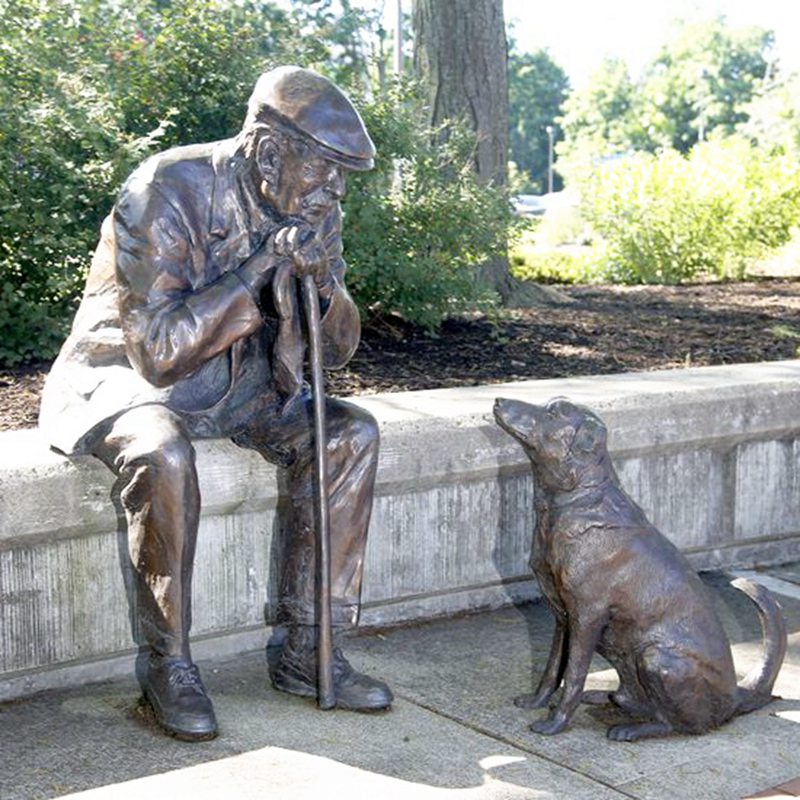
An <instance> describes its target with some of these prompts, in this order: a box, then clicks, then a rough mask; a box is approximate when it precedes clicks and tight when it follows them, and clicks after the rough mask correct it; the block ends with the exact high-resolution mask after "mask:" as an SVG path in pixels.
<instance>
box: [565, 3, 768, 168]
mask: <svg viewBox="0 0 800 800" xmlns="http://www.w3.org/2000/svg"><path fill="white" fill-rule="evenodd" d="M772 40H773V35H772V33H771V32H770V31H767V30H764V29H761V28H731V27H730V26H728V25H727V23H726V22H725V21H724V19H717V20H714V21H712V22H708V23H705V24H696V25H688V24H683V25H682V26H680V27H679V28H678V30H677V34H676V35H675V36H674V38H673V39H671V40H670V41H669V42H668V43H667V44H666V45H665V46H664V47H663V48H662V49H661V51H660V53H659V54H658V56H657V57H656V58H655V59H654V60H653V61H652V62H651V63H650V64H649V65H648V66H647V67H646V68H645V70H644V74H643V76H642V78H641V79H639V80H638V81H634V80H632V78H631V77H630V74H629V73H628V70H627V68H626V67H625V65H624V64H623V63H622V62H620V61H616V60H608V61H606V62H604V63H603V64H602V65H601V66H600V68H598V69H597V70H596V71H595V73H594V74H593V75H592V76H591V77H590V80H589V82H588V84H587V85H586V87H584V88H583V89H581V90H580V91H576V92H574V93H573V94H572V95H571V96H570V98H569V100H568V101H567V103H566V105H565V110H564V118H563V120H562V126H563V128H564V132H565V142H564V143H563V144H562V146H561V147H560V148H559V161H561V160H562V158H563V159H564V162H565V163H562V164H560V165H559V166H560V168H561V169H562V171H566V172H568V173H576V172H580V171H583V170H585V169H586V168H587V166H588V164H589V163H590V161H591V160H592V159H597V158H602V157H609V156H612V155H614V154H619V153H627V152H630V151H640V150H644V151H647V152H651V153H654V152H657V151H658V150H661V149H663V148H672V149H675V150H677V151H679V152H681V153H687V152H688V151H689V150H690V149H691V148H692V147H693V146H694V145H695V144H696V143H697V142H698V141H703V140H704V139H707V138H709V137H710V136H711V134H712V133H713V132H715V131H716V135H720V134H724V135H729V134H731V133H733V132H734V131H735V129H736V127H737V126H738V125H741V124H742V123H744V122H745V121H746V120H747V119H748V114H749V112H748V106H749V104H750V103H751V102H752V101H753V100H754V98H756V97H757V96H758V95H759V94H760V93H761V91H762V90H763V88H764V86H765V81H766V80H767V79H768V78H769V75H768V69H769V65H770V47H771V45H772Z"/></svg>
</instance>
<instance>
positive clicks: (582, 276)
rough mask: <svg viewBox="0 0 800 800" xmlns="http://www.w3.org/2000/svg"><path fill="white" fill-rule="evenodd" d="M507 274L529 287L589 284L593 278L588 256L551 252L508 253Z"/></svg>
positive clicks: (559, 250)
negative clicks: (509, 270)
mask: <svg viewBox="0 0 800 800" xmlns="http://www.w3.org/2000/svg"><path fill="white" fill-rule="evenodd" d="M586 250H588V248H586ZM511 274H512V275H513V276H514V277H515V278H518V279H519V280H521V281H532V282H533V283H590V282H591V281H592V280H593V279H594V278H595V272H594V262H593V260H592V258H591V253H590V252H580V253H576V252H573V251H570V250H564V249H555V248H553V249H549V250H531V251H528V252H525V253H521V252H519V251H512V254H511Z"/></svg>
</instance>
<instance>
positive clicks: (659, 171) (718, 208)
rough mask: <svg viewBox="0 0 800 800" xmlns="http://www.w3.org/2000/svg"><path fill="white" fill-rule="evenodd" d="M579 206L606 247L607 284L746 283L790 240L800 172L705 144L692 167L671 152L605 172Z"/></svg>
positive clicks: (740, 149) (639, 157)
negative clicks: (759, 263) (755, 266)
mask: <svg viewBox="0 0 800 800" xmlns="http://www.w3.org/2000/svg"><path fill="white" fill-rule="evenodd" d="M582 197H583V213H584V216H585V217H586V219H587V220H588V221H589V223H590V224H591V226H592V228H593V229H594V231H595V232H596V233H597V234H599V235H600V236H601V237H602V239H603V241H602V243H601V244H602V246H601V247H600V248H599V250H598V253H599V254H600V258H601V261H602V264H601V269H602V271H603V272H604V273H605V276H606V277H607V278H608V279H610V280H615V281H620V282H626V283H668V284H671V283H679V282H681V281H686V280H691V279H695V278H699V277H702V278H709V277H714V278H741V277H743V275H744V274H745V272H746V270H747V268H748V266H749V265H750V264H752V263H753V262H754V261H755V260H757V259H759V258H761V257H763V256H764V255H765V254H766V253H768V252H770V251H771V250H772V249H775V248H777V247H779V246H780V245H782V244H784V243H786V242H787V241H788V240H789V238H790V237H791V230H792V227H793V226H794V225H795V224H797V222H798V220H799V219H800V170H799V169H798V164H797V163H796V162H795V161H794V160H793V159H792V158H790V157H788V156H785V155H783V154H781V153H771V152H768V151H765V150H761V149H758V148H756V147H753V146H751V145H750V144H749V143H748V142H746V141H744V140H743V139H740V138H737V137H731V138H728V139H724V140H721V141H713V142H704V143H702V144H699V145H697V146H695V147H694V148H693V149H692V151H691V152H690V154H689V155H688V157H685V156H682V155H681V154H679V153H678V152H676V151H674V150H665V151H663V152H661V153H660V154H658V155H649V154H645V153H637V154H635V155H632V156H630V157H628V158H625V159H623V160H619V161H617V162H615V163H612V164H607V165H605V166H602V167H600V168H598V169H595V170H594V171H593V172H592V174H591V175H590V176H589V177H588V178H587V179H586V180H585V181H584V183H583V186H582Z"/></svg>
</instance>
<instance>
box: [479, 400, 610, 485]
mask: <svg viewBox="0 0 800 800" xmlns="http://www.w3.org/2000/svg"><path fill="white" fill-rule="evenodd" d="M494 416H495V419H496V420H497V423H498V424H499V425H500V427H501V428H502V429H503V430H504V431H506V432H507V433H509V434H511V435H512V436H513V437H514V438H515V439H517V441H519V442H520V444H521V445H522V446H523V447H524V448H525V452H526V453H527V455H528V457H529V458H530V460H531V462H532V464H533V466H534V469H535V470H536V472H537V474H538V475H539V477H540V479H541V481H542V482H543V483H544V484H545V485H546V486H549V487H551V488H557V489H564V490H566V489H571V488H573V486H574V485H575V483H576V482H577V480H578V474H579V473H580V471H581V470H582V468H583V467H584V466H585V465H586V464H588V463H592V462H595V461H596V460H597V454H598V453H599V452H601V451H603V450H604V449H605V442H606V429H605V426H604V425H603V423H602V421H601V420H600V419H599V418H598V417H597V416H595V415H594V414H593V413H592V412H591V411H589V410H588V409H586V408H582V407H580V406H576V405H575V404H574V403H571V402H569V400H566V399H564V398H562V397H557V398H555V399H553V400H551V401H550V402H549V403H548V404H547V405H546V406H535V405H531V404H529V403H522V402H520V401H519V400H505V399H502V398H498V399H497V400H496V401H495V406H494Z"/></svg>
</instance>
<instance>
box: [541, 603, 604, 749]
mask: <svg viewBox="0 0 800 800" xmlns="http://www.w3.org/2000/svg"><path fill="white" fill-rule="evenodd" d="M570 621H571V618H570ZM604 624H605V621H604V620H592V621H591V622H581V621H580V620H578V621H577V622H576V623H574V624H572V625H571V626H570V629H569V631H568V632H567V648H566V649H567V664H566V669H565V670H564V691H563V692H562V694H561V699H560V700H559V702H558V705H557V706H556V707H555V708H554V709H553V711H552V712H551V713H550V716H549V717H547V719H541V720H537V721H536V722H533V723H532V724H531V726H530V728H531V730H532V731H534V732H535V733H541V734H544V735H545V736H552V735H553V734H554V733H560V732H561V731H563V730H564V728H566V727H567V725H568V724H569V721H570V720H571V719H572V715H573V714H574V713H575V709H576V708H577V707H578V704H579V703H580V702H581V697H582V696H583V686H584V684H585V683H586V676H587V674H588V673H589V665H590V664H591V663H592V655H593V654H594V651H595V648H596V647H597V643H598V641H599V640H600V634H601V632H602V630H603V626H604Z"/></svg>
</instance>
